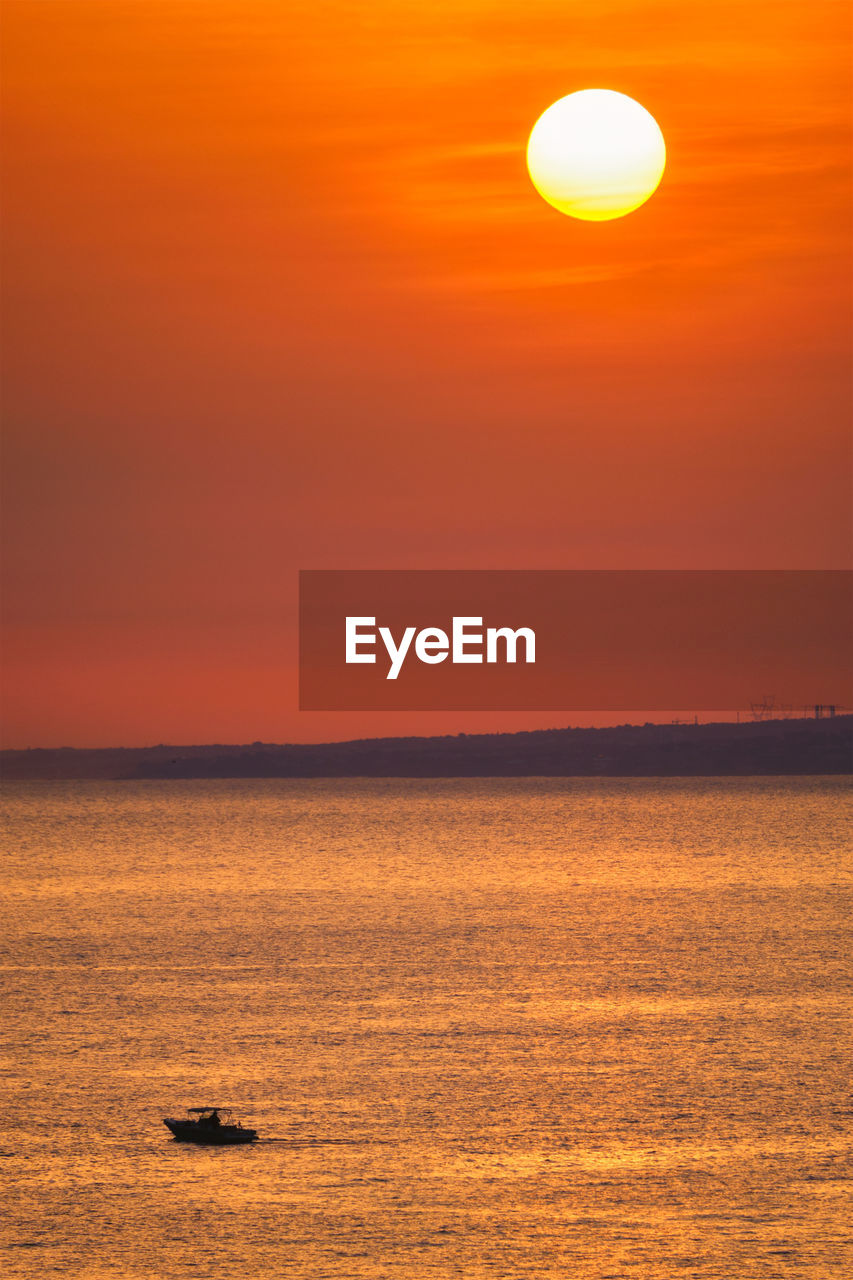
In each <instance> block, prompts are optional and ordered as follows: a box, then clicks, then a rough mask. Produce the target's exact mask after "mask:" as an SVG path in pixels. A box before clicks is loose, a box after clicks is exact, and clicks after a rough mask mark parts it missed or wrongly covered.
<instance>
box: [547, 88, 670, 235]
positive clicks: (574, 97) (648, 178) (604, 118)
mask: <svg viewBox="0 0 853 1280" xmlns="http://www.w3.org/2000/svg"><path fill="white" fill-rule="evenodd" d="M665 165H666V145H665V143H664V140H663V134H662V133H661V131H660V127H659V126H658V123H657V121H656V120H655V118H654V116H652V115H651V114H650V113H649V112H648V111H647V110H646V109H645V107H642V106H640V104H639V102H635V101H634V99H633V98H629V97H628V96H627V95H626V94H624V93H616V92H615V91H614V90H613V89H581V90H579V91H578V92H577V93H570V94H569V95H568V96H567V97H565V98H560V99H559V100H558V101H557V102H555V103H553V104H552V105H551V106H550V107H549V108H548V109H547V111H545V112H543V114H542V115H541V116H540V117H539V119H538V120H537V121H536V124H535V125H534V126H533V130H532V132H531V134H530V140H529V142H528V144H527V168H528V170H529V172H530V177H531V180H532V182H533V185H534V186H535V188H536V190H537V191H538V192H539V194H540V195H541V196H542V198H543V199H544V200H547V201H548V203H549V204H551V205H553V206H554V208H555V209H559V210H560V212H561V213H566V214H568V215H569V216H570V217H572V218H581V219H583V220H584V221H587V222H606V221H608V220H609V219H611V218H621V217H623V215H624V214H626V213H630V212H631V211H632V210H633V209H637V208H639V206H640V205H641V204H644V203H645V202H646V200H648V198H649V196H650V195H652V193H653V192H654V191H655V190H656V189H657V186H658V184H659V183H660V180H661V178H662V177H663V171H664V166H665Z"/></svg>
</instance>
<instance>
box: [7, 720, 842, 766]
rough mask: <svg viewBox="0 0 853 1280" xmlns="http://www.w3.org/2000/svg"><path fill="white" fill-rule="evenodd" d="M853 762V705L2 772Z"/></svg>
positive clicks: (13, 762)
mask: <svg viewBox="0 0 853 1280" xmlns="http://www.w3.org/2000/svg"><path fill="white" fill-rule="evenodd" d="M851 772H853V715H839V716H834V717H832V718H828V719H821V720H817V719H809V720H805V719H803V720H764V721H755V722H748V723H742V724H733V723H731V722H717V723H711V724H649V723H647V724H643V725H631V724H625V725H618V726H615V727H608V728H602V729H591V728H584V729H573V728H566V729H535V730H529V731H521V732H513V733H485V734H464V733H461V734H455V735H445V736H442V737H403V738H361V739H353V740H350V741H347V742H326V743H290V744H276V743H261V742H254V743H251V744H244V745H233V746H230V745H223V744H213V745H209V746H183V747H181V746H168V745H159V746H156V747H105V748H74V747H57V748H40V747H35V748H27V749H24V750H6V751H3V752H0V774H2V776H3V778H5V779H7V780H9V781H14V780H37V779H46V780H47V779H57V780H59V779H69V780H71V779H85V778H90V779H99V778H100V779H115V780H118V779H167V778H175V779H189V778H335V777H374V778H393V777H402V778H406V777H411V778H415V777H441V778H453V777H460V778H464V777H703V776H729V775H731V776H748V775H772V774H780V775H784V774H847V773H851Z"/></svg>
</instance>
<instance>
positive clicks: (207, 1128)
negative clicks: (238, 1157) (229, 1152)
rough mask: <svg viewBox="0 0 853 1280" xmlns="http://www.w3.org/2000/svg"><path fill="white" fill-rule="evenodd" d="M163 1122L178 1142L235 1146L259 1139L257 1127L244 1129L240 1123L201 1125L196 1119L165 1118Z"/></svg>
mask: <svg viewBox="0 0 853 1280" xmlns="http://www.w3.org/2000/svg"><path fill="white" fill-rule="evenodd" d="M163 1123H164V1125H165V1126H166V1128H167V1129H169V1130H170V1132H171V1133H173V1134H174V1135H175V1140H176V1141H177V1142H195V1143H196V1144H197V1145H198V1146H202V1147H234V1146H239V1145H242V1144H244V1143H247V1142H257V1139H258V1135H257V1131H256V1130H255V1129H243V1128H242V1127H241V1126H240V1125H232V1124H220V1125H217V1126H213V1125H201V1124H198V1123H197V1121H195V1120H164V1121H163Z"/></svg>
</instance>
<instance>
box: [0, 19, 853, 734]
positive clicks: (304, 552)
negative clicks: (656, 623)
mask: <svg viewBox="0 0 853 1280" xmlns="http://www.w3.org/2000/svg"><path fill="white" fill-rule="evenodd" d="M2 12H3V18H4V27H5V39H4V45H5V68H4V84H5V90H4V96H5V115H6V123H5V145H4V155H5V170H6V172H5V175H4V188H5V192H6V195H5V218H4V226H5V230H4V245H3V247H4V255H5V265H4V271H5V300H4V301H5V337H4V358H5V412H4V416H5V422H6V426H5V439H6V444H5V466H4V476H5V498H4V519H5V535H4V542H5V548H6V568H5V580H6V587H5V594H4V621H5V633H6V638H5V654H6V660H5V667H6V677H7V699H6V742H7V744H8V745H54V744H59V743H69V744H72V745H94V744H119V743H124V744H143V743H153V742H159V741H172V742H204V741H245V740H252V739H264V740H285V739H289V740H297V739H317V738H325V737H345V736H361V735H364V734H372V733H375V732H391V733H397V732H412V731H421V732H445V731H456V730H459V729H470V728H476V727H478V726H479V725H484V726H485V725H490V726H493V727H498V726H500V727H515V726H519V727H520V726H526V725H534V724H541V723H559V722H561V721H565V720H567V719H570V718H571V717H561V716H559V715H556V716H550V717H543V716H529V717H520V716H514V717H510V716H507V715H505V714H504V715H495V716H492V717H488V716H472V715H468V716H461V715H456V716H454V715H450V714H444V715H437V714H435V715H429V714H417V715H416V714H412V715H410V716H405V715H398V716H395V717H389V716H386V717H384V718H382V717H378V716H377V717H372V718H370V717H364V716H358V715H354V714H349V715H343V714H341V715H338V716H335V715H332V714H323V715H320V714H313V715H312V714H307V713H306V714H302V715H300V714H299V713H298V712H297V710H296V683H295V671H294V662H295V605H296V573H297V570H298V569H299V568H324V567H334V568H345V567H352V568H407V567H410V568H418V567H429V568H444V567H448V568H449V567H462V568H489V567H493V568H514V567H530V568H587V567H611V568H634V567H636V568H661V567H664V568H682V567H697V568H739V567H742V568H834V567H842V566H846V564H847V563H848V555H849V527H850V512H851V495H850V447H849V446H850V420H851V419H850V399H849V387H850V356H849V340H850V286H849V280H850V264H849V258H848V254H849V242H850V231H849V228H850V212H851V211H850V204H849V178H848V170H849V154H850V152H849V148H850V130H849V125H850V119H849V117H850V106H849V104H850V88H851V86H850V78H849V71H848V68H849V65H850V51H849V31H848V6H847V4H846V3H836V2H835V0H816V2H813V3H809V4H804V3H781V4H780V3H779V0H773V2H772V3H770V2H769V0H766V2H765V0H753V2H752V3H750V4H744V3H743V2H742V0H713V3H710V2H709V3H703V2H702V0H696V2H695V3H691V4H686V3H684V0H660V2H659V3H650V2H649V0H576V2H571V0H570V2H569V3H567V2H566V0H525V3H524V4H521V3H518V2H515V3H508V2H505V3H499V2H496V0H490V2H488V3H487V2H486V0H454V3H452V4H450V3H445V2H442V0H440V2H438V3H436V0H431V3H429V4H426V3H420V2H419V0H414V2H413V0H374V3H372V4H371V5H352V4H341V3H333V2H332V0H325V2H323V0H313V2H312V3H310V4H308V3H300V2H293V0H288V3H286V4H285V3H283V2H282V3H278V2H277V0H264V2H256V0H241V2H239V3H238V0H229V2H227V3H225V2H216V0H202V2H198V0H192V2H189V3H177V2H173V0H153V2H152V3H146V4H140V3H137V2H136V0H128V2H125V0H103V2H99V3H77V0H57V2H54V0H39V3H38V4H34V3H32V2H31V0H20V2H19V0H4V3H2ZM591 86H596V87H607V88H614V89H618V90H621V91H623V92H625V93H628V94H630V95H631V96H633V97H636V98H637V99H638V100H639V101H641V102H642V103H643V104H644V105H645V106H646V107H647V108H648V109H649V110H650V111H651V112H652V113H653V114H654V116H655V117H656V119H657V120H658V122H659V123H660V125H661V127H662V129H663V132H664V135H665V137H666V139H667V145H668V167H667V172H666V175H665V177H664V181H663V184H662V186H661V188H660V190H659V191H658V193H657V194H656V195H655V196H654V197H653V199H652V200H651V201H650V202H649V203H648V204H647V205H646V206H644V207H643V208H642V209H640V210H639V211H638V212H636V213H634V214H631V215H630V216H629V217H627V218H625V219H623V220H619V221H616V222H611V223H606V224H585V223H580V222H575V221H572V220H570V219H567V218H565V217H563V216H561V215H560V214H558V213H556V212H555V211H554V210H553V209H551V208H550V207H549V206H547V205H546V204H545V203H544V202H543V201H542V200H541V199H540V198H539V197H538V196H537V195H536V193H535V191H534V190H533V188H532V186H531V185H530V183H529V181H528V179H527V177H526V173H525V169H524V147H525V144H526V139H527V134H528V132H529V130H530V128H531V126H532V124H533V122H534V121H535V119H536V118H537V116H538V115H539V114H540V113H541V111H542V110H543V109H544V108H545V107H546V106H547V105H548V104H549V103H550V102H552V101H553V100H554V99H556V98H558V97H560V96H562V95H563V94H565V93H568V92H571V91H572V90H574V89H578V88H585V87H591ZM763 692H764V691H757V696H758V695H759V694H761V693H763Z"/></svg>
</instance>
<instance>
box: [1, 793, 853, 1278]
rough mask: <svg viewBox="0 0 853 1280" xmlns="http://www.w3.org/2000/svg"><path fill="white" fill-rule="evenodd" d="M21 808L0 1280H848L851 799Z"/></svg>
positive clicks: (8, 832)
mask: <svg viewBox="0 0 853 1280" xmlns="http://www.w3.org/2000/svg"><path fill="white" fill-rule="evenodd" d="M2 799H3V805H4V814H5V816H4V831H5V837H4V849H5V852H4V855H3V882H2V890H3V892H2V898H3V908H2V944H0V945H1V949H0V966H2V975H0V976H2V984H3V1016H2V1023H0V1025H2V1037H3V1052H2V1062H0V1067H2V1075H0V1157H2V1158H0V1178H2V1179H3V1183H4V1186H5V1190H4V1208H3V1214H2V1219H0V1243H2V1248H0V1271H2V1274H3V1275H4V1276H10V1277H44V1276H51V1275H63V1276H80V1277H87V1278H89V1277H91V1278H93V1280H101V1278H103V1280H106V1278H110V1280H112V1278H113V1277H129V1278H134V1277H140V1278H142V1277H145V1278H146V1280H148V1278H149V1277H151V1278H154V1277H157V1278H158V1280H159V1278H164V1280H171V1278H172V1277H175V1278H177V1277H216V1278H219V1277H256V1278H258V1280H266V1277H284V1276H287V1277H289V1278H293V1280H303V1278H304V1280H321V1278H323V1277H335V1280H339V1278H340V1280H343V1278H346V1280H368V1278H370V1280H376V1278H378V1277H382V1278H387V1280H419V1278H420V1277H436V1278H438V1277H441V1278H444V1277H447V1278H449V1277H464V1278H465V1280H480V1278H485V1277H489V1280H498V1278H503V1277H507V1278H509V1277H522V1276H535V1277H537V1278H538V1280H548V1278H550V1277H560V1278H561V1280H562V1278H567V1280H593V1278H594V1280H603V1278H604V1277H636V1280H652V1278H654V1280H672V1277H677V1276H684V1277H697V1278H701V1280H706V1278H707V1280H710V1278H711V1277H713V1278H715V1280H717V1278H719V1280H758V1278H760V1277H761V1278H763V1277H800V1276H802V1277H821V1278H822V1280H823V1278H829V1277H832V1280H837V1278H840V1277H844V1276H848V1275H851V1274H853V1244H851V1237H852V1236H853V1228H851V1222H853V1206H852V1205H851V1200H853V1197H852V1196H851V1187H853V1182H852V1181H851V1176H852V1175H853V1164H851V1146H850V1135H851V1118H852V1117H853V1101H851V1073H850V1057H851V1036H850V1030H851V1027H850V1012H851V954H853V947H851V939H850V922H851V918H853V912H851V887H853V860H851V856H850V854H851V840H850V809H851V804H850V791H849V787H848V784H847V782H846V781H845V780H843V779H808V778H793V779H773V778H769V779H768V778H762V779H713V780H703V779H679V780H665V779H664V780H660V779H644V780H633V779H603V780H595V779H593V780H589V779H583V780H549V779H513V780H499V781H489V780H486V781H482V780H477V781H469V780H454V781H432V780H418V781H362V780H345V781H328V780H323V781H315V782H301V781H300V782H291V781H267V780H263V781H239V782H227V781H226V782H186V783H180V782H178V783H176V782H164V783H159V782H142V783H121V782H118V783H38V784H36V783H33V784H7V785H6V786H5V787H4V788H3V791H2ZM207 1104H221V1105H226V1106H232V1107H233V1108H234V1109H235V1111H236V1112H237V1113H238V1114H239V1116H240V1117H241V1118H242V1119H243V1120H244V1121H246V1122H248V1123H250V1124H252V1125H253V1126H255V1127H256V1128H258V1129H259V1131H260V1133H261V1135H262V1139H263V1140H262V1141H260V1142H258V1143H257V1144H256V1145H254V1146H252V1147H242V1148H220V1149H216V1148H213V1149H209V1148H208V1149H205V1148H194V1147H192V1146H187V1145H185V1144H178V1143H176V1142H174V1141H173V1140H172V1139H171V1137H170V1135H169V1133H168V1131H167V1130H166V1128H165V1127H164V1125H163V1123H162V1117H164V1116H167V1115H180V1114H182V1112H183V1109H184V1108H185V1107H186V1106H188V1105H207Z"/></svg>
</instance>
